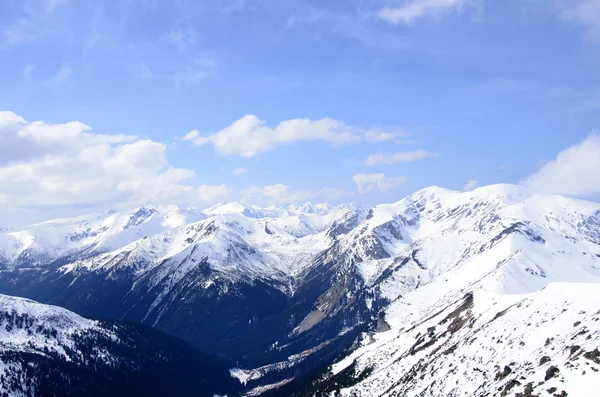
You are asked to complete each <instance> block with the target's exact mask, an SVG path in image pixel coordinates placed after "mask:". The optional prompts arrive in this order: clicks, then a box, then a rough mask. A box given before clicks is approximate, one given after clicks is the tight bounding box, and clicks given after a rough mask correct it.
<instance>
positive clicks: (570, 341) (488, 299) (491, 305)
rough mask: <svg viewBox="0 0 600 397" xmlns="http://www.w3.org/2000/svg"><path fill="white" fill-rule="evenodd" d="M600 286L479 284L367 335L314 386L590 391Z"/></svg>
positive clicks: (426, 392)
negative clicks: (516, 289)
mask: <svg viewBox="0 0 600 397" xmlns="http://www.w3.org/2000/svg"><path fill="white" fill-rule="evenodd" d="M598 296H600V284H597V283H587V284H586V283H581V284H575V283H554V284H550V285H548V286H547V287H546V288H544V289H543V290H541V291H537V292H533V293H529V294H497V293H492V292H489V291H485V290H481V289H477V290H475V291H472V292H469V293H467V294H466V295H465V296H464V297H462V298H460V299H459V300H457V301H456V302H452V303H451V304H449V305H446V306H442V307H437V308H436V309H437V311H436V312H434V313H427V314H423V316H422V317H421V318H419V319H418V320H417V321H414V322H412V323H410V324H408V326H407V327H405V328H400V329H398V328H394V329H392V330H388V331H386V332H383V333H379V334H368V335H365V336H364V338H363V339H362V341H361V346H360V347H358V348H357V349H356V350H355V351H353V352H352V353H351V354H349V355H348V356H346V357H344V358H343V359H342V360H340V361H339V362H337V363H336V364H334V365H333V366H332V367H331V369H330V371H328V372H327V373H326V374H325V375H324V376H323V378H322V379H320V380H318V381H316V382H315V383H314V384H313V385H312V388H311V390H310V392H311V393H312V394H314V395H327V394H329V393H331V394H332V395H336V396H337V395H340V396H356V397H358V396H368V397H374V396H432V397H437V396H459V395H468V396H515V395H516V396H544V395H550V396H567V395H568V396H591V395H595V393H596V392H597V390H598V389H599V388H600V373H599V371H600V350H599V346H600V325H599V324H598V323H599V322H600V300H599V299H598Z"/></svg>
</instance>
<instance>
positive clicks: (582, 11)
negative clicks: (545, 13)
mask: <svg viewBox="0 0 600 397" xmlns="http://www.w3.org/2000/svg"><path fill="white" fill-rule="evenodd" d="M555 5H556V9H557V11H558V13H559V15H560V16H561V17H562V18H563V19H564V20H566V21H569V22H572V23H575V24H578V25H581V26H582V27H584V28H585V29H586V40H587V41H588V42H589V43H591V44H600V1H598V0H567V1H556V2H555Z"/></svg>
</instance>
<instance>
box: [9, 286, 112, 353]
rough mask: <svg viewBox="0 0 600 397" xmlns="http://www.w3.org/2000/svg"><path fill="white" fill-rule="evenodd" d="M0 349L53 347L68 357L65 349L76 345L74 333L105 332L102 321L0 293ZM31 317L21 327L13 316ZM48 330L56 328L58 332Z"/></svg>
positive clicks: (19, 349) (18, 349) (37, 350)
mask: <svg viewBox="0 0 600 397" xmlns="http://www.w3.org/2000/svg"><path fill="white" fill-rule="evenodd" d="M0 315H2V316H4V317H3V319H2V320H0V351H36V352H40V351H43V350H44V349H49V350H50V351H53V352H55V353H58V354H61V355H63V356H64V357H65V359H68V356H67V354H66V353H65V350H64V348H65V347H69V348H71V347H72V346H73V336H74V335H75V334H82V333H84V332H87V331H92V330H93V331H97V332H103V331H102V329H101V327H100V326H99V325H98V322H96V321H93V320H88V319H85V318H83V317H81V316H78V315H77V314H75V313H73V312H71V311H69V310H66V309H63V308H61V307H58V306H51V305H44V304H40V303H37V302H35V301H32V300H29V299H24V298H18V297H13V296H8V295H0ZM6 316H9V317H14V316H18V317H21V318H26V319H28V321H29V323H28V322H26V321H24V322H23V324H22V325H21V326H19V325H18V324H11V323H12V321H10V319H9V317H6ZM44 330H52V331H56V334H55V335H50V334H47V333H44Z"/></svg>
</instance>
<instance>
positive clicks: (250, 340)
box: [0, 185, 600, 395]
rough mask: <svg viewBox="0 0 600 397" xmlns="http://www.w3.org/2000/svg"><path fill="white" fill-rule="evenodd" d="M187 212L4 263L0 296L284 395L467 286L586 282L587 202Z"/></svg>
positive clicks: (493, 189)
mask: <svg viewBox="0 0 600 397" xmlns="http://www.w3.org/2000/svg"><path fill="white" fill-rule="evenodd" d="M154 216H155V217H157V219H166V216H163V215H161V216H160V217H159V216H158V215H156V214H155V215H154ZM130 217H131V215H128V216H125V218H126V219H129V218H130ZM201 218H202V219H197V220H194V221H193V222H191V223H186V224H177V225H171V224H170V225H169V226H168V227H166V226H165V227H162V229H160V230H159V231H158V232H157V233H155V234H151V233H148V234H143V233H142V234H143V235H141V236H140V238H138V239H135V240H132V241H129V240H125V239H123V240H120V241H122V242H123V244H117V246H115V247H114V248H113V249H110V250H104V251H93V250H92V251H86V250H83V251H80V252H79V253H77V252H73V251H70V252H69V254H68V255H65V256H59V257H58V258H56V259H53V260H51V261H46V262H44V263H41V262H32V263H29V264H27V263H22V264H20V265H19V266H15V265H14V264H11V265H10V266H8V268H7V270H5V271H0V292H5V293H9V294H14V295H21V296H27V297H31V298H34V299H37V300H39V301H42V302H46V303H52V304H57V305H60V306H64V307H66V308H68V309H70V310H74V311H76V312H77V313H80V314H83V315H86V316H89V317H104V318H112V319H121V320H128V321H134V322H141V323H144V324H147V325H151V326H153V327H156V328H158V329H160V330H162V331H165V332H167V333H169V334H172V335H176V336H179V337H182V338H184V339H185V340H186V341H188V342H190V343H192V344H193V345H195V346H197V347H200V348H203V349H205V350H207V351H209V352H210V353H213V354H219V355H223V356H225V357H227V358H229V359H231V360H234V361H235V362H237V364H238V366H239V367H240V369H239V370H238V371H237V372H236V373H237V374H238V375H240V374H241V375H240V378H243V379H245V382H246V387H247V388H258V389H256V390H267V389H260V388H264V387H271V386H272V388H271V389H268V390H270V391H269V392H270V393H275V392H276V391H279V392H281V393H282V395H285V393H286V391H285V390H297V389H298V387H299V386H298V385H300V384H302V382H305V381H306V379H307V378H309V377H310V376H312V374H313V373H315V371H319V370H320V369H322V368H323V367H324V366H326V365H328V364H330V363H331V361H332V360H333V359H334V358H335V357H336V356H338V355H339V354H340V353H341V352H343V351H345V350H346V349H347V348H348V347H350V346H351V345H352V343H353V341H354V339H355V338H356V337H357V336H358V335H359V334H360V333H361V332H365V331H382V330H385V329H389V328H391V329H392V330H399V329H402V328H405V329H406V328H407V327H409V325H411V324H415V323H416V322H417V321H419V319H422V318H424V317H427V316H428V315H431V314H433V313H435V312H437V311H438V310H439V308H441V307H447V306H449V305H452V304H454V303H455V302H458V301H459V300H460V299H462V297H464V296H465V294H468V293H472V292H473V291H478V290H484V291H488V292H490V293H497V294H525V293H531V292H535V291H539V290H541V289H543V288H544V287H546V286H547V285H549V284H551V283H554V282H571V283H573V282H600V205H599V204H597V203H591V202H585V201H580V200H573V199H567V198H564V197H560V196H552V195H536V194H533V193H532V192H529V191H527V190H526V189H524V188H522V187H519V186H513V185H493V186H487V187H483V188H480V189H476V190H474V191H472V192H467V193H463V192H454V191H449V190H446V189H442V188H437V187H431V188H426V189H423V190H420V191H418V192H416V193H414V194H412V195H410V196H408V197H406V198H404V199H402V200H400V201H398V202H396V203H393V204H382V205H377V206H374V207H372V208H369V209H365V208H361V207H356V206H352V205H343V206H338V207H333V206H329V205H312V204H306V205H293V206H278V207H269V208H266V209H261V208H258V207H254V206H247V205H244V204H240V203H230V204H223V205H219V206H215V207H213V208H211V209H209V210H206V211H204V213H202V214H201ZM161 222H162V221H161ZM148 223H149V222H148ZM163 223H164V222H162V223H161V225H162V224H163ZM145 224H146V223H141V225H142V226H143V225H145ZM140 227H141V226H140ZM144 230H145V229H144ZM103 238H104V237H102V239H103ZM394 332H395V331H394ZM273 385H278V386H277V387H275V386H273ZM286 388H287V389H286ZM275 390H276V391H275Z"/></svg>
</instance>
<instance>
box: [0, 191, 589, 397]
mask: <svg viewBox="0 0 600 397" xmlns="http://www.w3.org/2000/svg"><path fill="white" fill-rule="evenodd" d="M64 255H74V256H73V258H74V259H73V260H69V261H68V263H67V264H66V265H63V266H62V267H61V268H60V271H62V272H64V273H69V272H72V273H73V274H75V275H78V274H85V273H86V272H91V271H96V272H98V273H102V272H106V273H107V274H110V272H112V271H115V270H124V271H127V272H129V274H131V275H132V277H133V278H134V280H135V282H134V286H133V288H134V289H135V288H136V287H137V285H138V284H137V283H138V281H139V280H144V281H145V282H149V283H150V286H151V287H153V286H159V285H160V288H161V290H160V293H159V294H158V298H157V299H156V300H155V301H154V303H153V304H152V307H151V309H150V311H152V310H153V309H154V308H156V307H160V305H161V303H162V300H163V299H165V297H167V296H168V295H169V292H170V290H171V289H172V288H173V287H174V286H176V285H177V284H178V283H180V282H182V281H183V280H185V279H186V277H187V276H188V274H190V272H192V271H193V270H195V269H196V268H197V267H198V266H199V265H200V264H207V265H208V266H210V268H211V269H212V271H213V272H212V273H211V274H210V276H208V277H207V278H206V279H202V280H201V282H199V283H198V284H196V285H197V286H198V287H199V288H214V287H215V285H220V283H219V281H222V280H227V281H229V282H232V283H237V282H245V283H252V282H253V281H254V280H259V279H260V280H261V281H267V282H271V283H272V284H273V285H275V286H276V287H277V288H280V289H281V290H282V291H283V292H285V293H287V294H289V295H293V294H294V292H295V288H296V287H297V285H298V283H302V281H303V279H302V277H303V275H304V274H306V273H307V272H308V271H309V270H310V269H311V267H312V266H315V264H317V263H321V264H322V263H332V264H333V265H332V266H338V265H339V271H340V272H346V271H349V272H352V271H354V272H355V273H354V274H357V275H359V276H360V280H361V282H362V285H361V288H365V289H367V290H368V291H369V292H370V293H372V294H371V295H369V296H374V297H377V299H381V298H384V299H386V303H387V306H386V307H385V308H384V311H383V313H381V314H383V317H384V319H385V321H386V322H387V323H388V324H389V325H390V326H391V330H389V331H386V332H383V333H380V334H376V335H369V336H368V337H365V338H364V339H363V341H362V346H361V347H360V348H359V349H358V350H356V351H355V352H354V353H352V354H351V355H349V356H348V357H347V358H345V359H343V360H341V361H340V362H339V363H337V364H335V365H334V366H333V367H332V373H333V374H335V373H339V372H340V371H341V370H343V369H344V368H347V367H348V366H349V365H350V364H352V362H354V360H357V363H358V368H359V369H360V368H362V369H365V368H367V367H368V368H371V367H373V368H374V372H373V374H372V375H370V376H369V377H367V378H366V379H365V380H364V381H363V382H361V383H360V384H359V385H357V386H356V387H352V388H350V389H348V390H345V391H344V392H343V393H342V394H343V395H349V394H351V393H357V394H356V395H385V394H386V393H388V392H387V390H388V389H389V388H390V387H391V388H392V389H394V388H396V389H395V390H400V391H401V392H398V393H399V395H416V394H418V393H420V392H421V391H423V392H425V393H426V394H424V395H436V394H435V393H438V394H437V395H452V393H455V392H456V384H459V385H461V386H460V388H459V389H460V390H461V391H466V392H467V393H471V394H469V395H477V393H479V392H478V391H477V390H476V388H473V387H478V385H484V386H483V388H484V390H488V391H492V390H494V389H493V388H496V390H497V388H498V387H504V383H502V384H500V382H499V381H496V380H494V375H493V374H495V373H496V372H498V368H496V366H498V367H499V368H500V369H501V368H503V366H504V365H508V364H510V363H512V362H515V363H517V365H515V371H517V372H518V371H521V372H522V373H523V374H524V375H523V376H525V378H527V379H535V380H536V383H535V384H537V381H538V378H539V377H540V376H541V377H542V378H543V376H542V374H541V372H540V371H542V370H544V371H545V368H546V367H547V366H545V367H540V368H537V367H536V368H534V367H532V366H531V365H529V364H527V361H528V360H529V358H531V357H534V358H536V359H538V358H539V357H540V355H541V354H542V353H543V354H546V355H549V356H551V358H552V360H553V362H556V363H559V364H560V368H561V373H560V380H562V381H564V386H565V388H566V387H567V386H568V390H567V391H568V392H569V395H577V394H573V393H576V392H577V391H578V388H579V390H585V389H587V388H589V387H592V386H594V387H597V386H598V384H597V376H596V375H594V374H595V372H594V374H592V373H591V372H593V371H587V372H588V373H589V374H590V376H587V377H585V379H583V378H582V376H580V375H579V374H580V373H581V371H582V368H583V367H581V366H582V365H586V366H591V365H593V364H591V363H587V364H585V363H586V361H584V359H583V358H581V359H579V360H580V362H578V363H577V365H576V364H575V363H571V361H570V360H571V359H570V357H569V356H568V355H565V354H566V353H565V352H564V348H566V347H570V346H571V345H570V343H571V342H570V339H568V338H576V339H577V338H578V337H577V336H574V335H573V332H574V327H573V323H574V322H576V321H582V324H583V323H585V327H587V329H588V330H589V333H588V335H591V336H592V338H591V339H589V340H586V341H579V340H578V342H577V343H578V346H580V347H581V348H582V349H588V350H589V349H592V348H594V343H596V346H597V345H598V343H597V340H598V338H597V337H598V331H599V327H598V324H600V320H594V318H597V316H596V317H594V316H595V314H593V313H596V312H597V311H598V310H599V309H600V307H599V308H595V306H594V305H595V304H596V302H597V301H598V300H597V298H596V297H597V296H598V292H600V291H599V290H598V286H600V204H598V203H592V202H586V201H581V200H574V199H569V198H565V197H561V196H556V195H540V194H534V193H533V192H531V191H529V190H528V189H526V188H523V187H520V186H514V185H492V186H485V187H481V188H478V189H475V190H473V191H470V192H457V191H451V190H447V189H443V188H439V187H430V188H426V189H422V190H420V191H418V192H415V193H414V194H412V195H410V196H408V197H406V198H404V199H402V200H400V201H397V202H395V203H392V204H381V205H376V206H374V207H372V208H370V209H368V210H367V209H365V208H362V207H359V206H355V205H351V204H347V205H340V206H332V205H329V204H312V203H299V204H292V205H281V206H271V207H269V208H259V207H256V206H251V205H246V204H243V203H238V202H234V203H228V204H219V205H216V206H213V207H211V208H209V209H207V210H205V211H203V212H199V211H197V210H184V209H179V208H177V207H175V206H154V205H146V206H143V207H139V208H135V209H133V210H131V211H122V212H111V213H107V214H93V215H88V216H83V217H77V218H72V219H59V220H53V221H48V222H44V223H40V224H36V225H31V226H27V227H24V228H20V229H16V230H14V229H13V230H4V231H2V232H0V267H2V266H3V267H7V268H9V269H10V268H12V267H16V266H21V264H23V263H25V264H26V265H28V266H44V265H47V264H48V263H49V262H51V261H52V260H54V259H57V258H61V257H63V256H64ZM323 255H324V256H326V257H327V259H326V261H325V262H324V260H323ZM148 275H151V278H146V277H147V276H148ZM226 288H227V287H223V290H222V291H219V293H227V289H226ZM467 293H473V305H472V307H470V308H469V309H468V310H467V311H466V312H464V313H462V314H461V316H465V317H464V319H468V321H471V322H472V324H473V328H469V329H468V330H467V328H468V327H467V328H465V327H462V328H460V329H459V330H458V331H456V333H455V334H452V335H450V334H446V335H444V336H442V334H443V332H441V331H440V332H438V331H435V332H434V336H436V339H435V340H432V344H431V346H429V347H427V348H424V349H423V350H422V351H420V352H419V354H409V353H408V352H409V350H410V348H411V347H413V346H414V345H415V343H416V341H417V340H418V339H419V338H420V337H423V335H429V333H430V331H428V328H430V327H433V326H435V327H436V329H447V328H448V326H449V325H448V324H449V323H445V324H441V322H442V320H443V319H444V317H446V316H448V315H450V314H451V313H452V312H453V311H454V310H456V308H457V305H460V302H462V301H463V299H464V296H465V294H467ZM373 299H375V298H370V297H369V298H367V301H366V304H367V306H368V307H369V308H374V307H378V305H379V304H380V303H381V302H377V304H378V305H375V304H374V303H375V302H374V300H373ZM0 302H1V301H0ZM519 305H520V306H519ZM506 309H508V311H507V312H506V314H504V315H503V316H501V317H500V318H498V319H496V320H494V318H495V316H496V314H497V313H499V312H501V311H503V310H506ZM161 310H167V306H164V307H163V309H161ZM594 310H596V312H594ZM580 312H585V313H587V314H586V315H585V316H584V315H582V314H580ZM576 317H577V318H579V317H581V318H582V319H581V320H575V318H576ZM159 318H160V315H159ZM461 318H463V317H461ZM524 319H527V320H526V321H528V322H531V323H532V324H535V330H533V331H532V330H530V327H529V326H524V324H523V323H524ZM71 321H74V322H75V324H76V326H73V329H79V328H81V326H83V325H85V324H88V326H93V324H92V325H89V324H91V323H87V322H85V321H88V320H84V319H73V320H71ZM76 321H83V323H81V324H79V323H77V322H76ZM157 321H158V320H157ZM64 324H69V321H67V319H65V320H64ZM82 324H83V325H82ZM575 328H576V327H575ZM340 331H341V332H340V334H342V333H343V332H347V331H349V329H344V330H340ZM65 332H66V331H65ZM536 335H537V336H536ZM17 337H22V335H21V336H15V335H12V336H10V338H17ZM7 338H8V337H7ZM426 338H429V337H428V336H427V337H426ZM498 338H502V340H503V341H504V340H506V341H507V342H502V343H501V344H502V348H500V347H499V346H497V342H496V341H497V340H498ZM540 338H542V339H544V340H543V341H542V339H540ZM545 338H554V340H555V341H556V346H560V348H558V347H557V348H556V350H555V351H551V352H548V351H547V350H548V349H546V348H545V346H544V344H545ZM7 340H8V339H7ZM467 341H469V343H467ZM520 341H524V342H525V347H523V346H521V345H520V343H519V342H520ZM14 343H15V344H17V345H18V344H19V343H21V342H19V343H17V341H15V342H14ZM454 344H457V346H458V347H457V349H458V350H456V352H455V353H453V354H452V355H451V356H450V357H452V359H447V360H444V359H443V358H442V357H437V356H435V355H433V356H431V357H430V358H429V356H426V355H425V353H426V352H428V353H432V351H433V349H435V348H436V347H440V346H443V349H444V350H447V349H448V348H450V347H451V346H453V345H454ZM495 344H496V345H495ZM507 346H510V347H507ZM440 349H442V347H440ZM311 352H312V350H310V349H309V350H307V354H309V353H311ZM398 358H402V360H401V362H398V361H397V359H398ZM301 359H304V356H302V357H300V356H298V357H290V360H291V361H294V362H295V361H297V360H301ZM427 360H430V361H431V360H433V361H431V362H430V365H431V368H435V371H437V372H436V373H435V374H433V375H432V374H430V373H429V372H427V374H426V376H425V378H426V379H430V381H429V383H426V382H425V381H422V380H419V379H418V377H417V378H415V379H413V380H411V381H410V382H408V381H407V383H406V385H408V386H401V385H393V384H392V382H396V381H398V380H399V379H400V378H402V377H403V376H404V375H406V374H407V373H408V372H409V371H411V370H413V369H414V370H418V371H425V369H423V368H421V367H420V365H421V364H422V363H423V362H425V361H427ZM588 361H589V360H588ZM427 362H429V361H427ZM420 363H421V364H420ZM567 363H569V365H567ZM581 363H584V364H581ZM292 364H293V363H292ZM450 364H452V366H453V367H454V368H458V369H453V368H450ZM289 365H291V364H290V362H285V361H283V362H280V363H274V364H270V365H267V366H265V367H264V368H262V367H261V368H258V369H253V370H240V369H237V370H232V376H235V377H237V378H238V379H240V381H241V382H242V383H245V382H248V381H250V380H255V379H258V378H260V377H262V376H263V375H264V374H265V373H267V372H268V371H270V368H271V369H273V368H275V369H276V368H281V367H282V366H284V367H286V368H287V366H289ZM571 365H573V367H572V366H571ZM580 367H581V368H580ZM573 368H576V369H577V371H579V372H577V371H575V369H573ZM476 369H477V370H476ZM479 371H482V372H479ZM461 374H462V375H461ZM432 376H433V377H432ZM581 379H583V380H581ZM433 380H436V381H437V382H439V383H437V386H435V387H433V386H432V385H431V381H433ZM507 380H508V379H507ZM456 382H458V383H456ZM557 382H558V380H556V379H551V380H549V381H548V382H547V383H548V384H549V385H553V384H555V383H557ZM561 384H563V383H562V382H561ZM409 386H410V388H408V387H409ZM559 386H560V385H558V386H556V387H559ZM405 387H406V388H405ZM428 387H431V390H432V391H431V392H429V391H426V390H428V389H427V388H428ZM520 387H521V389H522V388H523V387H524V384H523V385H521V386H520ZM544 387H546V386H544ZM403 388H404V389H403ZM392 389H390V390H392ZM521 389H520V390H521ZM453 390H454V391H453ZM482 390H483V389H482ZM515 390H516V389H515ZM434 392H435V393H434ZM559 392H560V390H559ZM427 393H429V394H427Z"/></svg>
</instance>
